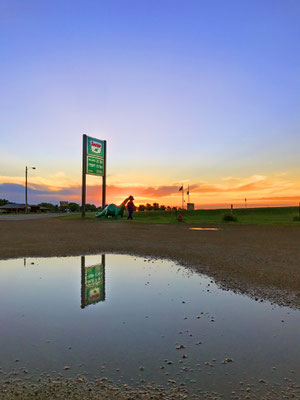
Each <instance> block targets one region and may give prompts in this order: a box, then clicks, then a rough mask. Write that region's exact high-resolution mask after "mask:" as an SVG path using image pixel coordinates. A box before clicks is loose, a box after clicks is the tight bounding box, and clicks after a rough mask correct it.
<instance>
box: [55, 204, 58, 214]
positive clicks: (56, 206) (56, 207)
mask: <svg viewBox="0 0 300 400" xmlns="http://www.w3.org/2000/svg"><path fill="white" fill-rule="evenodd" d="M54 211H55V212H58V211H59V207H58V205H57V204H55V206H54Z"/></svg>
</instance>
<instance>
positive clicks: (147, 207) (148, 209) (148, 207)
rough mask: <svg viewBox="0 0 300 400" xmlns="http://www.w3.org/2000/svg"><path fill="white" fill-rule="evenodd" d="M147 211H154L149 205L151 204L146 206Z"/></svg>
mask: <svg viewBox="0 0 300 400" xmlns="http://www.w3.org/2000/svg"><path fill="white" fill-rule="evenodd" d="M146 210H147V211H151V210H153V207H152V206H151V204H149V203H147V204H146Z"/></svg>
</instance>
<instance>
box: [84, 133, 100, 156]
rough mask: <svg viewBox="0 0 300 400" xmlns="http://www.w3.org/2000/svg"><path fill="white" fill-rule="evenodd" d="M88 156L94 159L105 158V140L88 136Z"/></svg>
mask: <svg viewBox="0 0 300 400" xmlns="http://www.w3.org/2000/svg"><path fill="white" fill-rule="evenodd" d="M87 154H88V155H90V156H94V157H104V140H100V139H95V138H92V137H89V136H87Z"/></svg>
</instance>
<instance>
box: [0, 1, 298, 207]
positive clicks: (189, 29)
mask: <svg viewBox="0 0 300 400" xmlns="http://www.w3.org/2000/svg"><path fill="white" fill-rule="evenodd" d="M299 20H300V3H299V2H298V1H294V0H287V1H230V0H229V1H200V0H199V1H165V0H162V1H113V0H112V1H109V2H108V1H26V2H24V1H13V0H9V1H3V0H0V48H1V52H0V72H1V74H0V88H1V96H0V123H1V131H0V138H1V148H0V158H1V160H0V177H1V178H0V179H1V180H0V183H3V184H5V183H10V184H12V183H17V184H21V181H22V179H23V175H24V167H25V165H35V166H37V170H36V171H34V172H33V171H32V173H31V182H32V185H34V184H35V185H39V187H37V186H36V190H40V189H41V188H40V186H41V185H44V188H43V190H46V191H47V190H52V191H53V190H54V188H56V189H57V188H60V189H61V188H65V189H66V190H67V189H69V188H74V187H76V186H79V185H80V179H81V142H82V134H83V133H86V134H88V135H91V136H94V137H99V138H101V139H106V140H107V141H108V174H109V179H108V183H109V184H111V185H115V186H119V187H120V193H122V190H123V188H126V190H127V189H128V190H130V189H131V188H135V191H136V194H137V196H139V189H141V188H144V189H145V188H147V187H150V186H151V187H173V186H174V187H176V185H177V184H180V183H181V182H183V183H186V184H190V185H196V186H197V187H198V186H201V185H204V186H205V185H208V184H209V185H214V186H215V187H216V188H218V187H220V185H221V186H222V185H224V179H225V182H228V179H229V178H230V177H231V178H234V179H235V180H239V182H240V184H241V185H243V184H244V183H247V182H253V181H257V179H256V178H255V177H257V176H260V177H264V178H261V179H265V180H266V181H267V182H268V183H270V182H272V185H271V186H272V190H269V192H268V193H262V192H261V196H260V194H259V193H260V192H259V191H261V190H262V188H261V187H260V188H256V189H255V195H254V193H253V195H254V196H253V197H255V198H256V199H259V197H264V195H265V194H267V195H268V196H269V198H270V202H272V196H273V197H278V196H281V197H282V198H284V197H287V198H288V197H289V196H290V197H293V198H294V197H295V196H296V195H297V193H298V194H299V188H300V174H299V155H298V148H299V145H300V140H299V137H300V135H299V115H300V114H299V111H300V110H299V108H300V107H299V105H300V90H299V89H300V87H299V86H300V82H299V81H300V79H299V70H300V52H299V37H300V35H299V33H300V32H299V31H300V24H299ZM18 178H19V180H18ZM276 182H277V184H278V187H277V188H278V190H277V189H276V184H275V183H276ZM89 183H90V185H91V186H94V185H96V181H95V178H89ZM234 187H235V186H234ZM234 187H233V189H234ZM2 188H4V186H2ZM32 189H33V190H34V187H32ZM227 189H230V186H229V188H228V187H227V186H226V188H225V190H226V191H227ZM3 190H4V189H3ZM3 190H2V191H1V189H0V197H3V196H4V195H5V194H6V193H4V192H3ZM5 190H6V189H5ZM141 190H142V189H141ZM276 190H277V191H276ZM282 190H283V192H282ZM67 193H68V192H67V191H66V194H67ZM112 193H114V194H112V200H114V199H115V198H117V197H118V196H117V190H116V191H114V192H112ZM199 193H200V194H201V190H200V192H199ZM199 193H198V194H196V192H195V196H194V197H195V199H194V201H195V202H196V203H198V204H208V203H211V202H212V201H213V196H215V195H216V193H217V192H215V193H213V192H212V194H211V198H205V196H204V195H203V193H202V195H199ZM175 195H176V196H177V194H176V193H174V196H175ZM244 195H245V196H246V195H247V197H249V196H251V195H252V193H248V192H246V193H245V194H244V193H243V194H242V196H244ZM114 196H115V197H114ZM176 196H175V197H174V198H171V197H172V195H171V197H166V198H165V199H164V201H165V202H170V203H172V202H173V203H174V201H177V200H175V199H176V198H177V197H176ZM197 196H198V197H197ZM234 196H235V195H233V198H235V197H234ZM4 197H5V196H4ZM6 197H7V196H6ZM149 199H150V197H149V198H148V197H145V196H144V197H142V195H141V196H140V201H144V200H145V201H146V200H149ZM57 200H58V198H57ZM120 200H122V199H120ZM153 200H156V199H155V198H153ZM229 200H230V199H229V197H228V199H227V198H226V197H224V196H223V200H222V201H220V203H222V202H223V203H224V202H227V201H229ZM257 201H258V200H255V201H254V203H255V202H257ZM293 201H294V200H293ZM215 203H216V202H215Z"/></svg>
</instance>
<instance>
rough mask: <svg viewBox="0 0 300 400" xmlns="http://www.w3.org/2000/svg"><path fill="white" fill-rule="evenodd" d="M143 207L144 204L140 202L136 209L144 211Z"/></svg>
mask: <svg viewBox="0 0 300 400" xmlns="http://www.w3.org/2000/svg"><path fill="white" fill-rule="evenodd" d="M145 209H146V207H145V206H144V204H140V205H139V206H138V210H139V211H145Z"/></svg>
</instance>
